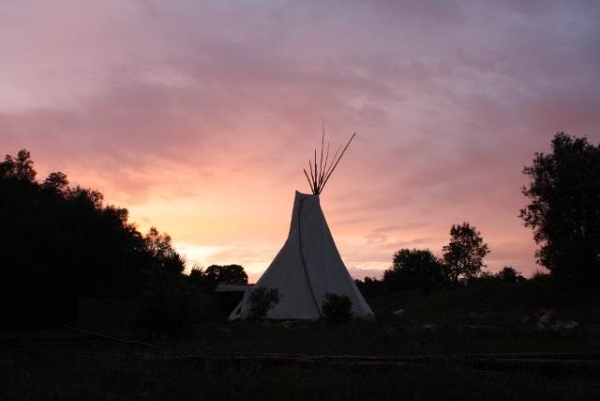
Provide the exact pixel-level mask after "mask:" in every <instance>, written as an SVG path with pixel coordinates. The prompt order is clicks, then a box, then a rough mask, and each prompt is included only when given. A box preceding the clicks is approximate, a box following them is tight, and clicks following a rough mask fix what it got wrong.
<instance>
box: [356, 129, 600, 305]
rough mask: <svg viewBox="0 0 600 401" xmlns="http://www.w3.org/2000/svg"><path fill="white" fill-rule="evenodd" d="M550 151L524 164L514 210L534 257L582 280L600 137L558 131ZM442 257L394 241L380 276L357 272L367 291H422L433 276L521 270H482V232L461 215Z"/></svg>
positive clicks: (591, 280)
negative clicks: (527, 231)
mask: <svg viewBox="0 0 600 401" xmlns="http://www.w3.org/2000/svg"><path fill="white" fill-rule="evenodd" d="M551 145H552V152H551V153H549V154H545V153H536V154H535V157H534V160H533V164H532V165H530V166H526V167H525V168H524V169H523V174H525V175H526V176H527V177H528V178H529V183H528V185H526V186H523V187H522V189H521V192H522V193H523V195H525V196H526V197H527V198H528V200H529V202H530V203H529V204H528V205H527V206H525V207H524V208H522V209H521V210H520V213H519V217H520V218H521V219H522V220H523V222H524V224H525V226H526V227H529V228H531V229H532V230H533V237H534V240H535V242H536V243H537V244H538V245H539V248H538V250H537V251H536V258H537V263H538V264H539V265H541V266H543V267H545V268H547V269H548V270H549V271H550V272H551V274H552V276H554V277H555V278H558V279H567V280H569V281H572V282H575V283H578V285H581V284H582V283H585V284H587V285H589V284H592V285H593V284H595V283H596V282H597V279H598V278H599V277H600V145H593V144H590V143H589V142H588V140H587V138H585V137H583V138H577V137H573V136H570V135H567V134H565V133H563V132H559V133H557V134H556V135H555V136H554V138H553V140H552V143H551ZM450 236H451V240H450V243H449V244H448V245H446V246H444V247H443V256H442V258H437V257H436V256H435V255H434V254H433V253H431V251H430V250H428V249H401V250H399V251H398V252H396V253H395V254H394V257H393V264H392V266H391V267H390V268H389V269H388V270H386V271H385V273H384V276H383V280H381V281H380V280H377V279H372V278H365V280H364V281H360V280H357V284H358V285H359V287H360V289H361V291H363V293H364V294H365V295H367V296H372V295H378V294H382V293H384V292H395V291H400V290H404V289H410V288H422V289H423V290H424V291H427V290H428V289H430V288H431V287H432V286H434V285H437V284H440V283H444V282H446V283H450V284H457V283H458V282H460V281H462V282H469V281H473V280H474V279H477V278H478V277H482V278H484V279H489V278H495V279H498V281H500V282H504V283H515V282H518V281H522V280H524V278H523V277H522V276H521V275H520V274H519V272H517V271H516V270H515V269H514V268H513V267H511V266H505V267H504V268H503V269H502V270H501V271H500V272H498V273H497V274H496V275H490V274H485V273H484V274H482V273H481V268H482V267H485V265H484V264H483V258H484V257H485V256H486V255H487V254H488V253H489V248H488V246H487V244H485V243H484V242H483V239H482V238H481V234H480V233H479V231H477V230H476V229H475V228H474V227H472V226H470V225H469V224H468V223H463V224H462V225H454V226H452V228H451V230H450Z"/></svg>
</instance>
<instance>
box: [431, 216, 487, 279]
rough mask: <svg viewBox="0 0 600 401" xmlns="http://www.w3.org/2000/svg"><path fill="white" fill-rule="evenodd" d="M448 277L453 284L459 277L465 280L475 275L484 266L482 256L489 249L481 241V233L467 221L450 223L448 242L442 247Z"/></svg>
mask: <svg viewBox="0 0 600 401" xmlns="http://www.w3.org/2000/svg"><path fill="white" fill-rule="evenodd" d="M442 249H443V251H444V255H443V258H444V262H445V263H446V266H447V269H448V277H449V279H450V282H451V283H453V284H456V283H458V281H459V279H460V278H464V279H466V280H467V281H468V280H470V279H472V278H474V277H477V276H478V275H479V274H480V272H481V268H482V267H485V264H484V263H483V258H484V257H485V255H487V254H488V253H489V252H490V250H489V248H488V246H487V244H485V243H484V242H483V238H482V237H481V233H480V232H479V231H477V229H476V228H475V227H473V226H471V225H470V224H469V223H466V222H465V223H462V224H460V225H452V228H450V243H449V244H448V245H446V246H444V247H443V248H442Z"/></svg>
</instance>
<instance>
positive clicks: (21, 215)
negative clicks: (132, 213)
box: [0, 149, 185, 326]
mask: <svg viewBox="0 0 600 401" xmlns="http://www.w3.org/2000/svg"><path fill="white" fill-rule="evenodd" d="M33 165H34V163H33V161H32V159H31V155H30V153H29V152H28V151H27V150H25V149H23V150H21V151H19V153H18V155H17V156H16V157H14V156H10V155H7V156H6V158H5V160H4V161H3V162H0V222H1V224H0V225H1V227H2V229H1V230H0V250H1V251H2V262H3V266H6V267H7V268H6V269H4V270H3V273H4V276H3V279H2V280H0V297H2V298H1V299H0V316H3V317H4V318H3V319H2V321H1V322H0V325H3V324H6V325H8V326H15V325H16V326H26V325H28V324H30V323H33V324H34V325H35V324H40V323H41V324H43V321H44V320H47V321H48V322H50V321H61V322H74V319H76V308H75V307H74V306H76V302H77V301H76V300H77V294H82V295H85V296H92V297H115V296H119V297H130V296H135V295H137V294H139V293H140V292H141V289H142V287H143V286H144V284H145V277H146V276H147V274H144V271H145V270H147V269H146V268H147V267H148V266H149V265H153V264H156V263H158V262H160V263H163V265H164V266H165V268H166V269H168V270H175V271H180V269H181V266H182V265H183V264H184V262H185V261H184V259H183V258H181V257H180V256H179V255H177V254H175V253H171V254H169V255H168V256H169V257H168V258H159V257H158V255H159V254H158V253H154V252H151V250H152V251H153V249H151V248H148V247H147V242H146V241H145V238H144V237H143V236H142V235H141V234H140V233H139V232H138V231H137V229H136V227H135V225H134V224H131V223H129V222H128V212H127V209H124V208H119V207H115V206H110V205H109V206H105V205H104V204H103V202H104V197H103V195H102V194H101V193H100V192H98V191H95V190H93V189H87V188H83V187H80V186H76V187H69V182H68V180H67V176H66V175H65V174H63V173H61V172H56V173H51V174H50V175H48V177H47V178H46V179H45V180H44V181H43V182H42V183H38V182H37V181H36V180H35V177H36V171H35V170H34V168H33ZM157 237H159V238H160V239H163V240H166V238H167V237H168V236H166V234H164V235H162V236H161V234H158V231H157ZM168 244H169V245H170V237H169V241H168ZM171 249H172V248H171ZM167 250H168V248H167ZM167 253H168V252H167ZM161 255H162V254H161ZM157 259H158V260H157Z"/></svg>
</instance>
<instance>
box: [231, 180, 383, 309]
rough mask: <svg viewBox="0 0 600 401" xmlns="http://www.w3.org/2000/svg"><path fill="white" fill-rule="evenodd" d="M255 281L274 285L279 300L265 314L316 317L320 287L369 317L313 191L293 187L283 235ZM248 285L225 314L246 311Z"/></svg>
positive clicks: (321, 294) (260, 285) (265, 284)
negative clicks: (283, 239)
mask: <svg viewBox="0 0 600 401" xmlns="http://www.w3.org/2000/svg"><path fill="white" fill-rule="evenodd" d="M257 287H267V288H277V289H278V290H279V295H280V300H279V302H278V303H277V304H276V305H275V306H274V307H273V308H272V309H271V310H270V311H269V312H268V314H267V318H269V319H304V320H316V319H318V318H319V317H321V314H322V310H321V308H322V303H323V299H324V298H323V297H324V295H325V294H326V293H328V292H329V293H335V294H345V295H347V296H348V297H349V298H350V300H351V301H352V312H353V315H354V316H355V317H363V318H364V317H371V316H373V312H372V311H371V308H370V307H369V305H368V304H367V302H366V301H365V299H364V298H363V296H362V295H361V293H360V292H359V291H358V288H357V287H356V284H355V283H354V281H353V280H352V277H351V276H350V274H349V273H348V270H347V269H346V266H344V262H343V261H342V258H341V257H340V254H339V252H338V250H337V248H336V246H335V243H334V241H333V237H332V235H331V232H330V231H329V227H328V226H327V222H326V221H325V216H324V215H323V210H322V209H321V204H320V202H319V196H318V195H307V194H303V193H300V192H297V191H296V197H295V199H294V209H293V212H292V223H291V226H290V232H289V236H288V239H287V241H286V242H285V244H284V245H283V248H281V250H280V251H279V253H278V254H277V256H275V259H274V260H273V262H271V265H270V266H269V267H268V269H267V270H266V271H265V273H264V274H263V275H262V277H261V278H260V279H259V280H258V282H257V283H256V286H255V287H254V288H257ZM249 296H250V293H249V291H247V292H246V294H245V295H244V298H243V299H242V301H241V302H240V304H239V305H238V306H237V307H236V308H235V309H234V310H233V312H231V314H230V316H229V319H230V320H236V319H240V318H241V319H243V318H245V317H247V314H248V311H249V302H248V300H249Z"/></svg>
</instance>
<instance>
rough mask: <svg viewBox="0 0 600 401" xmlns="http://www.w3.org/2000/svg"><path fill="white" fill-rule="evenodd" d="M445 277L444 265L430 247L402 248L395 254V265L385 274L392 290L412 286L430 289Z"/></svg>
mask: <svg viewBox="0 0 600 401" xmlns="http://www.w3.org/2000/svg"><path fill="white" fill-rule="evenodd" d="M443 277H444V273H443V266H442V263H441V262H440V260H439V259H438V258H436V257H435V256H434V255H433V253H431V251H430V250H429V249H400V250H399V251H398V252H396V253H395V254H394V259H393V265H392V267H391V268H389V269H387V270H386V271H385V272H384V274H383V281H384V283H385V284H386V285H387V288H388V290H389V291H391V292H395V291H400V290H406V289H410V288H422V289H423V290H424V291H428V290H429V289H430V288H431V287H432V286H434V285H435V284H436V283H439V282H441V281H442V279H443Z"/></svg>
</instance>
